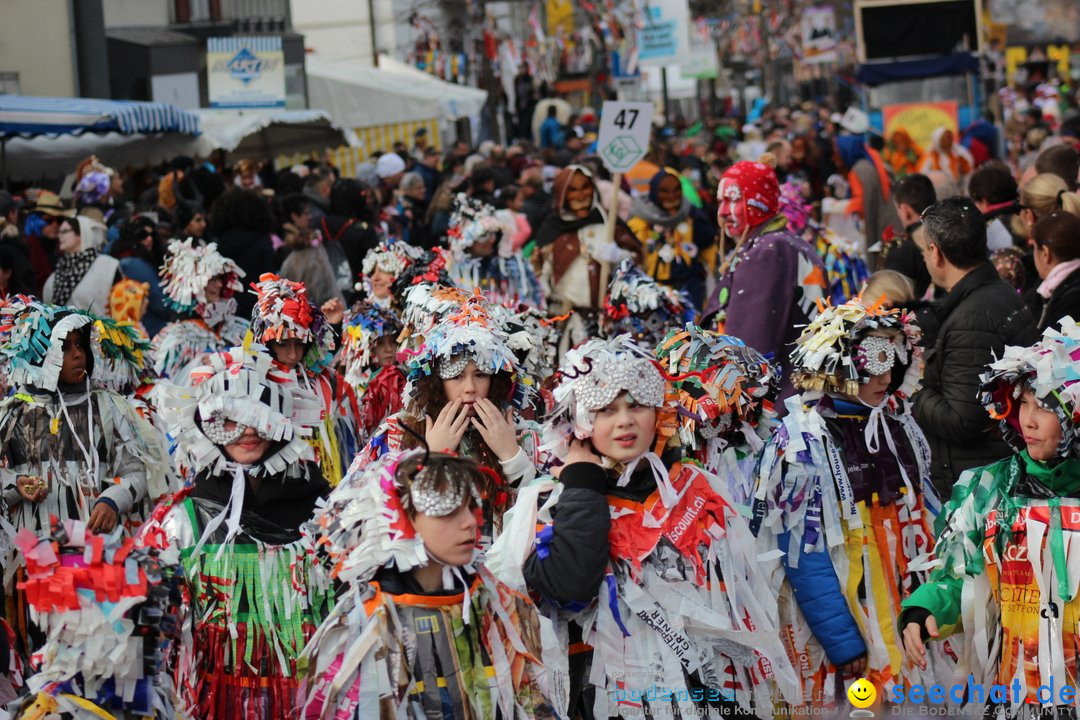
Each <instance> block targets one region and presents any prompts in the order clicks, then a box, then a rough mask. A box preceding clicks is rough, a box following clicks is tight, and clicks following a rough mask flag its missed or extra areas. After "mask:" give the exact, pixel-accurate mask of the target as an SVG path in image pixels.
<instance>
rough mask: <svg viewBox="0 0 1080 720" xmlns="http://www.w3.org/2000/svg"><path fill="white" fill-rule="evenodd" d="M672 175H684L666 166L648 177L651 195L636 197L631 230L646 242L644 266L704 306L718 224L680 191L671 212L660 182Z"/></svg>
mask: <svg viewBox="0 0 1080 720" xmlns="http://www.w3.org/2000/svg"><path fill="white" fill-rule="evenodd" d="M665 177H672V178H674V179H675V180H676V181H678V183H679V187H680V194H681V188H682V178H681V177H680V176H679V174H678V173H677V172H675V171H674V170H672V169H671V168H664V169H663V170H661V171H660V172H658V173H656V174H655V175H653V177H652V179H651V180H650V181H649V194H648V197H644V198H637V199H635V200H634V206H633V209H632V211H631V212H632V214H633V217H631V218H630V220H629V221H628V222H627V225H628V226H629V227H630V230H631V231H633V233H634V234H635V235H637V238H638V240H640V241H641V243H642V244H643V245H644V246H645V262H644V267H645V268H646V270H647V271H648V273H649V275H650V276H652V277H653V278H655V279H656V281H657V282H659V283H661V284H663V285H665V286H667V287H671V288H678V289H680V290H682V291H683V292H685V293H686V294H687V296H688V297H689V298H690V304H691V306H692V307H694V308H696V309H699V310H700V309H701V307H702V306H703V305H704V302H705V280H706V277H707V274H708V273H713V272H715V271H716V226H715V224H714V223H713V222H712V221H711V220H710V219H709V217H708V215H707V213H705V212H704V211H703V210H702V209H701V208H700V207H694V206H692V205H691V203H690V198H688V197H687V196H686V195H683V194H681V197H682V199H681V201H680V204H679V209H678V210H676V211H675V212H673V213H668V212H667V211H665V210H664V209H663V206H662V204H661V202H660V194H659V193H660V183H661V181H662V180H663V179H664V178H665Z"/></svg>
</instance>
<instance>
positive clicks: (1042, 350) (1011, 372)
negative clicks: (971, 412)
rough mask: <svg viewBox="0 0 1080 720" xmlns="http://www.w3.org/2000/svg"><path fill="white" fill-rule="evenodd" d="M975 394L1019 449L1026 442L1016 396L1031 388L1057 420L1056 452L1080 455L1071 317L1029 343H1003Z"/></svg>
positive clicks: (1077, 347) (1078, 340) (1078, 365)
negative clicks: (1059, 438)
mask: <svg viewBox="0 0 1080 720" xmlns="http://www.w3.org/2000/svg"><path fill="white" fill-rule="evenodd" d="M981 381H982V385H981V387H980V391H979V398H980V400H981V402H982V404H983V405H984V406H985V407H986V411H987V412H988V413H990V417H992V418H994V419H995V420H998V421H999V424H1000V426H1001V431H1002V435H1003V436H1004V438H1005V441H1006V442H1007V443H1009V445H1010V446H1011V447H1012V448H1013V449H1014V450H1016V451H1017V452H1021V451H1022V450H1024V449H1025V448H1026V447H1027V444H1026V443H1025V442H1024V434H1023V430H1022V429H1021V427H1020V398H1021V396H1022V395H1023V393H1024V390H1026V389H1028V388H1030V389H1031V391H1032V392H1033V393H1034V394H1035V399H1036V400H1038V402H1039V404H1040V405H1042V406H1043V407H1044V408H1047V409H1049V410H1053V411H1054V413H1056V414H1057V416H1058V421H1059V422H1060V423H1061V431H1062V432H1061V443H1060V444H1059V445H1058V451H1057V456H1058V457H1062V458H1073V459H1077V458H1080V327H1078V326H1077V324H1076V321H1075V320H1073V319H1072V318H1071V317H1065V318H1064V319H1062V321H1061V329H1060V330H1056V329H1054V328H1052V327H1050V328H1047V329H1046V330H1044V331H1043V335H1042V337H1041V338H1040V339H1039V341H1038V342H1036V343H1035V344H1034V345H1031V346H1029V347H1015V346H1007V347H1006V348H1005V352H1004V354H1003V355H1002V356H1001V358H1000V359H998V360H995V361H994V362H993V363H991V364H990V368H989V371H988V372H986V373H984V374H983V376H982V378H981Z"/></svg>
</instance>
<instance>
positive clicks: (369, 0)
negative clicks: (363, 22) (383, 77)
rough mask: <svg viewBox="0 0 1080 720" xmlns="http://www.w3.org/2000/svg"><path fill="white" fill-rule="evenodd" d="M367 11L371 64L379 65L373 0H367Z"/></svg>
mask: <svg viewBox="0 0 1080 720" xmlns="http://www.w3.org/2000/svg"><path fill="white" fill-rule="evenodd" d="M367 11H368V23H369V25H370V27H371V64H372V66H373V67H379V46H378V45H376V44H375V0H367Z"/></svg>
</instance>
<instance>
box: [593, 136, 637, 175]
mask: <svg viewBox="0 0 1080 720" xmlns="http://www.w3.org/2000/svg"><path fill="white" fill-rule="evenodd" d="M640 153H641V146H640V145H638V144H637V142H636V141H635V140H634V138H633V137H632V136H630V135H620V136H619V137H617V138H615V139H614V140H612V141H611V142H609V143H608V144H607V147H605V148H604V149H603V150H602V151H601V154H602V155H603V156H604V159H605V160H607V162H608V165H610V166H611V167H613V168H620V169H622V168H629V167H630V166H631V165H633V164H634V163H636V162H637V160H638V156H639V155H640Z"/></svg>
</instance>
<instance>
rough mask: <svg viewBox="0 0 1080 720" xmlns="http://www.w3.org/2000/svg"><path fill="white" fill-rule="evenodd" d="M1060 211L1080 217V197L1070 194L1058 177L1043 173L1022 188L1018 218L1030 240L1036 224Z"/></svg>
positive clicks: (1067, 187)
mask: <svg viewBox="0 0 1080 720" xmlns="http://www.w3.org/2000/svg"><path fill="white" fill-rule="evenodd" d="M1058 210H1064V211H1065V212H1069V213H1072V214H1073V215H1080V195H1077V194H1076V193H1073V192H1069V186H1068V185H1066V184H1065V181H1064V180H1062V179H1061V178H1060V177H1058V176H1057V175H1054V174H1053V173H1041V174H1039V175H1036V176H1035V177H1033V178H1031V179H1030V180H1028V181H1027V182H1026V183H1024V185H1023V186H1022V187H1021V188H1020V214H1019V216H1018V217H1019V218H1020V222H1021V223H1022V226H1023V230H1022V232H1023V234H1024V235H1025V236H1027V237H1028V238H1031V237H1032V233H1033V232H1034V230H1035V223H1036V222H1038V221H1039V220H1041V219H1042V218H1044V217H1046V216H1047V215H1049V214H1050V213H1052V212H1055V211H1058ZM1018 229H1019V228H1018Z"/></svg>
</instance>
